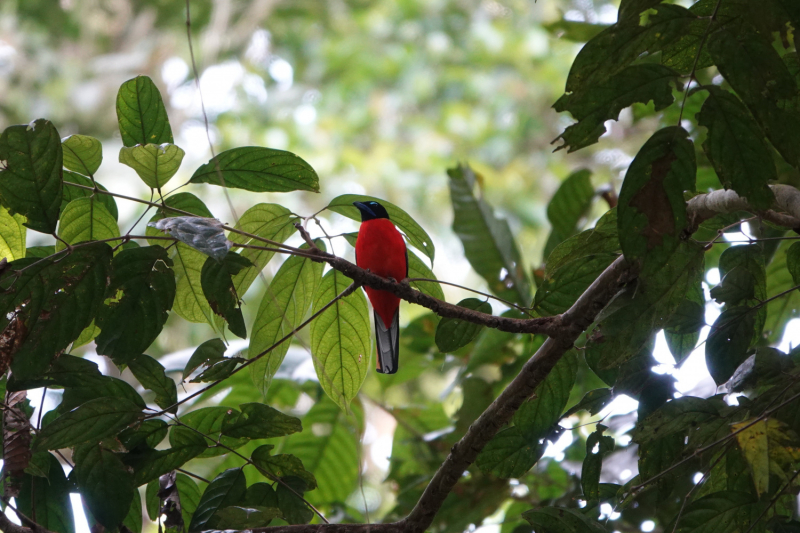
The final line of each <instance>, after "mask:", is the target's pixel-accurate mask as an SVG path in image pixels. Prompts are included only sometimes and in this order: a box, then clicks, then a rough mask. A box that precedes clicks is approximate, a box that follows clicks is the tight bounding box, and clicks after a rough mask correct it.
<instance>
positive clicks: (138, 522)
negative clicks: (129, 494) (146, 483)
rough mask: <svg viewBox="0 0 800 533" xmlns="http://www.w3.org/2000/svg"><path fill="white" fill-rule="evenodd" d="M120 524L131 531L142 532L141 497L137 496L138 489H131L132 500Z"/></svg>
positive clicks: (134, 532)
mask: <svg viewBox="0 0 800 533" xmlns="http://www.w3.org/2000/svg"><path fill="white" fill-rule="evenodd" d="M122 525H123V526H125V527H127V528H128V529H129V530H130V531H131V532H132V533H142V497H141V496H139V491H138V490H134V491H133V501H132V502H131V506H130V508H129V509H128V514H127V515H126V516H125V520H123V521H122Z"/></svg>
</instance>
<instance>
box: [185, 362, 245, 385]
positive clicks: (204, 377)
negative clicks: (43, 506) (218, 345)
mask: <svg viewBox="0 0 800 533" xmlns="http://www.w3.org/2000/svg"><path fill="white" fill-rule="evenodd" d="M244 362H245V360H244V359H243V358H241V357H225V358H223V359H221V360H220V361H216V362H213V363H211V364H210V366H209V367H208V368H206V369H205V370H203V371H202V372H201V373H200V375H199V376H197V377H196V378H193V379H192V380H190V381H189V383H204V382H205V383H207V382H211V381H218V380H223V379H227V378H228V377H229V376H230V375H231V374H233V371H234V370H235V369H236V365H239V364H241V363H244Z"/></svg>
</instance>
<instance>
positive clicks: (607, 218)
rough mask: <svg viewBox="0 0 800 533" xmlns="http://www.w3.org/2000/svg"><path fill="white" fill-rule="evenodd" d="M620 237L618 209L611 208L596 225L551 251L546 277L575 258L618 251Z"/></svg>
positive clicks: (551, 275) (546, 266)
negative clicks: (618, 234) (618, 233)
mask: <svg viewBox="0 0 800 533" xmlns="http://www.w3.org/2000/svg"><path fill="white" fill-rule="evenodd" d="M619 250H620V247H619V238H618V236H617V210H616V209H611V210H610V211H608V212H607V213H606V214H605V215H603V216H602V217H600V220H598V221H597V224H595V227H594V228H592V229H589V230H586V231H582V232H581V233H579V234H577V235H574V236H572V237H570V238H568V239H567V240H565V241H564V242H562V243H561V244H559V245H558V246H556V247H555V249H554V250H553V251H552V252H550V254H549V255H548V256H547V262H546V264H545V273H544V277H545V279H548V278H552V277H553V274H554V273H555V272H556V271H557V270H559V269H561V268H562V267H563V266H564V265H566V264H567V263H569V262H570V261H574V260H575V259H580V258H583V257H588V256H590V255H594V254H603V253H612V252H613V253H618V252H619Z"/></svg>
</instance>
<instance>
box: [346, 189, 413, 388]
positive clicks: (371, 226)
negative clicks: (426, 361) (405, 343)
mask: <svg viewBox="0 0 800 533" xmlns="http://www.w3.org/2000/svg"><path fill="white" fill-rule="evenodd" d="M353 205H354V206H356V207H357V208H358V210H359V211H360V212H361V229H360V230H359V231H358V239H357V240H356V264H357V265H358V266H360V267H361V268H363V269H366V270H369V271H370V272H372V273H373V274H377V275H378V276H381V277H384V278H392V279H394V280H396V281H401V280H404V279H405V278H407V277H408V252H407V250H406V243H405V241H404V240H403V236H402V235H401V234H400V232H399V231H397V228H396V227H395V226H394V224H393V223H392V221H391V220H389V213H387V212H386V208H384V207H383V206H382V205H381V204H379V203H378V202H353ZM364 290H365V291H367V297H368V298H369V301H370V303H371V304H372V308H373V310H374V316H375V338H376V341H377V345H378V372H380V373H382V374H394V373H395V372H397V365H398V361H399V354H400V323H399V315H400V298H398V297H397V296H395V295H394V294H392V293H390V292H386V291H379V290H375V289H373V288H370V287H364Z"/></svg>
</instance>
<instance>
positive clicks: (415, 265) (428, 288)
mask: <svg viewBox="0 0 800 533" xmlns="http://www.w3.org/2000/svg"><path fill="white" fill-rule="evenodd" d="M407 257H408V277H409V278H425V279H436V275H435V274H434V273H433V271H432V270H431V269H430V268H428V265H426V264H425V263H424V262H423V261H422V260H421V259H420V258H419V257H417V254H415V253H413V252H411V253H409V254H407ZM410 284H411V286H412V287H414V288H415V289H417V290H418V291H420V292H423V293H425V294H427V295H428V296H433V297H434V298H437V299H439V300H444V291H443V290H442V285H441V284H440V283H436V282H433V281H411V282H410Z"/></svg>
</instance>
